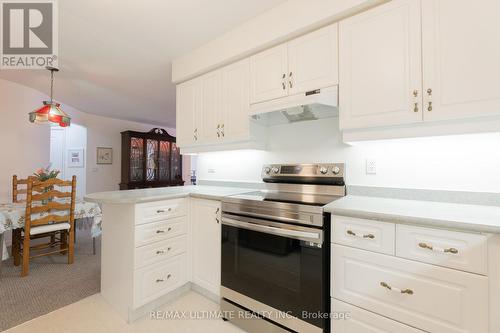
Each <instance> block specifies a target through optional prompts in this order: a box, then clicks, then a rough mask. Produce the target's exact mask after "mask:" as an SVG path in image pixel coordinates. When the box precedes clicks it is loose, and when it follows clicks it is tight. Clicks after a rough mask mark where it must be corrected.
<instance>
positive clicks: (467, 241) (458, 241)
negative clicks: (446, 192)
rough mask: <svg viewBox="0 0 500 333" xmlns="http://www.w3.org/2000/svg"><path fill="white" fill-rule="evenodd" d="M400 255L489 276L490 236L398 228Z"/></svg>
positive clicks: (397, 251) (416, 228) (412, 227)
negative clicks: (488, 238) (488, 240)
mask: <svg viewBox="0 0 500 333" xmlns="http://www.w3.org/2000/svg"><path fill="white" fill-rule="evenodd" d="M396 234H397V237H396V239H397V241H396V255H397V256H398V257H403V258H408V259H413V260H418V261H422V262H428V263H431V264H435V265H440V266H444V267H450V268H455V269H460V270H463V271H467V272H473V273H478V274H483V275H486V273H487V270H488V268H487V267H488V243H487V237H486V236H484V235H479V234H470V233H463V232H455V231H447V230H438V229H429V228H422V227H414V226H407V225H398V226H397V228H396Z"/></svg>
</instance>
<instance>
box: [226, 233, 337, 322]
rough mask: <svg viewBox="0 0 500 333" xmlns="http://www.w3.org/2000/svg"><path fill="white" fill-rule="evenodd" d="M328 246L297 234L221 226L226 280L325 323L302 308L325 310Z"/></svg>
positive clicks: (246, 292)
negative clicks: (322, 245) (311, 242)
mask: <svg viewBox="0 0 500 333" xmlns="http://www.w3.org/2000/svg"><path fill="white" fill-rule="evenodd" d="M324 250H325V249H324V248H323V249H322V248H318V247H315V246H311V245H309V243H308V242H303V241H300V240H296V239H291V238H286V237H282V236H275V235H270V234H266V233H262V232H256V231H251V230H246V229H241V228H236V227H233V226H227V225H223V226H222V285H223V286H224V287H227V288H229V289H232V290H234V291H237V292H239V293H241V294H243V295H246V296H248V297H251V298H253V299H255V300H257V301H260V302H262V303H265V304H267V305H269V306H271V307H273V308H276V309H278V310H281V311H284V312H289V313H290V314H292V315H293V316H295V317H298V318H302V319H303V320H305V321H307V322H309V323H311V324H314V325H316V326H319V327H323V325H324V321H322V320H321V319H312V318H307V317H303V316H302V313H303V311H306V312H310V313H318V312H324V311H325V310H326V305H325V303H326V302H325V299H326V297H327V296H328V290H327V287H326V283H327V282H326V274H325V271H324V269H325V268H324V253H323V251H324ZM309 317H310V316H309Z"/></svg>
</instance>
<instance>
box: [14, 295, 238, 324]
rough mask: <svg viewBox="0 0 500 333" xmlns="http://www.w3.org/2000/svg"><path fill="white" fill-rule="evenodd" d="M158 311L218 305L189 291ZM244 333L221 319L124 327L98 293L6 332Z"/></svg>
mask: <svg viewBox="0 0 500 333" xmlns="http://www.w3.org/2000/svg"><path fill="white" fill-rule="evenodd" d="M160 310H161V311H173V310H177V311H188V312H189V313H192V312H193V311H216V310H218V305H217V304H216V303H214V302H212V301H211V300H209V299H207V298H205V297H203V296H201V295H200V294H197V293H195V292H188V293H186V294H185V295H183V296H182V297H181V298H179V299H177V300H175V301H174V302H172V303H170V304H168V305H165V306H164V307H162V308H161V309H160ZM42 332H43V333H44V332H50V333H88V332H92V333H101V332H102V333H104V332H106V333H115V332H116V333H160V332H161V333H169V332H172V333H174V332H175V333H198V332H199V333H244V332H243V331H242V330H240V329H238V328H237V327H235V326H233V325H232V324H230V323H228V322H224V321H222V320H221V319H165V320H160V319H150V318H149V316H146V317H144V318H141V319H139V320H137V321H136V322H134V323H132V324H131V325H129V324H127V323H126V322H125V321H124V320H123V319H122V318H121V317H120V316H118V314H117V313H115V312H114V310H113V309H112V308H111V306H110V305H108V304H107V303H106V301H105V300H104V299H103V298H102V297H101V295H100V294H96V295H93V296H90V297H88V298H85V299H83V300H81V301H78V302H76V303H73V304H71V305H68V306H66V307H63V308H61V309H58V310H56V311H54V312H51V313H49V314H47V315H44V316H41V317H38V318H35V319H33V320H31V321H28V322H26V323H24V324H21V325H19V326H16V327H14V328H11V329H10V330H7V331H5V333H42Z"/></svg>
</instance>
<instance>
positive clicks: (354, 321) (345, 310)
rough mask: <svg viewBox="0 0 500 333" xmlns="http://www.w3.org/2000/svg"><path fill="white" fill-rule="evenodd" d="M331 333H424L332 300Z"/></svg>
mask: <svg viewBox="0 0 500 333" xmlns="http://www.w3.org/2000/svg"><path fill="white" fill-rule="evenodd" d="M332 313H333V316H334V317H335V318H333V319H332V322H331V325H332V326H331V331H332V332H333V333H424V331H421V330H418V329H416V328H413V327H410V326H407V325H403V324H401V323H398V322H397V321H394V320H391V319H388V318H385V317H382V316H379V315H377V314H375V313H373V312H369V311H366V310H363V309H361V308H358V307H356V306H353V305H350V304H347V303H344V302H341V301H338V300H335V299H332Z"/></svg>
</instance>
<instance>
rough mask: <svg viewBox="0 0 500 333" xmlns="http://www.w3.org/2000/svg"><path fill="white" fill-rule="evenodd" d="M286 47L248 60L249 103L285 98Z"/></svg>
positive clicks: (274, 49)
mask: <svg viewBox="0 0 500 333" xmlns="http://www.w3.org/2000/svg"><path fill="white" fill-rule="evenodd" d="M287 72H288V59H287V45H286V44H282V45H279V46H276V47H273V48H272V49H269V50H266V51H264V52H261V53H259V54H256V55H254V56H253V57H251V58H250V102H251V103H258V102H264V101H268V100H271V99H275V98H279V97H283V96H286V95H287V94H288V84H287V82H286V78H287Z"/></svg>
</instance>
